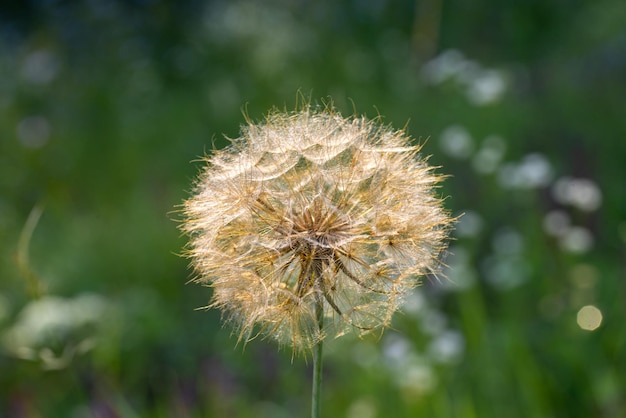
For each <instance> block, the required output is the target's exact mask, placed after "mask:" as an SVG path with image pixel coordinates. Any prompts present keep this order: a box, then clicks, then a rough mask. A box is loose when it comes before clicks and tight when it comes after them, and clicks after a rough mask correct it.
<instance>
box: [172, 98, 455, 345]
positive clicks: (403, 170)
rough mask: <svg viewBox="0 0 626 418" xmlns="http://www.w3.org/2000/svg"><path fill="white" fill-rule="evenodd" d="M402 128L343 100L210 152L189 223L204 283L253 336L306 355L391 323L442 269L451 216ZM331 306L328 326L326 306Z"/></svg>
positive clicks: (190, 204)
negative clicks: (351, 109)
mask: <svg viewBox="0 0 626 418" xmlns="http://www.w3.org/2000/svg"><path fill="white" fill-rule="evenodd" d="M410 142H411V140H410V138H409V137H408V136H407V135H406V133H405V132H403V131H395V130H393V129H391V128H389V127H385V126H382V125H380V124H379V123H378V122H376V121H370V120H367V119H365V118H357V117H352V118H344V117H342V116H341V115H339V114H338V113H337V112H335V111H334V110H333V109H332V108H326V109H321V110H318V109H312V108H311V107H310V106H305V107H304V108H303V109H301V110H299V111H296V112H292V113H284V112H272V113H270V114H269V115H268V116H267V118H266V120H265V121H264V122H262V123H259V124H254V123H249V124H248V125H247V126H244V127H243V128H242V133H241V136H240V137H239V138H236V139H233V140H231V145H230V146H229V147H227V148H226V149H223V150H216V151H214V152H213V154H212V155H211V156H209V157H207V158H206V166H205V168H204V170H203V171H202V173H201V174H200V176H199V179H198V180H197V182H196V185H195V190H194V193H193V195H192V197H191V198H189V199H188V200H187V201H186V202H185V204H184V209H183V213H184V221H183V223H182V224H181V228H182V230H183V231H184V232H185V233H186V234H187V235H188V236H189V245H188V249H187V255H188V256H189V257H190V258H191V260H192V261H191V262H192V265H193V267H194V269H195V271H196V279H195V281H196V282H198V283H201V284H205V285H207V286H210V287H211V288H212V289H213V299H212V301H211V303H210V305H209V307H214V308H219V309H220V310H222V312H223V314H224V318H225V320H227V321H228V322H231V323H232V324H233V325H234V326H235V330H236V333H237V335H238V338H239V340H240V341H242V342H247V341H249V340H250V339H253V338H255V337H256V336H257V335H261V336H267V337H271V338H275V339H276V340H277V341H278V342H279V343H281V344H285V345H288V346H291V347H292V348H294V349H295V350H303V349H307V348H310V347H312V346H313V345H314V344H316V343H317V342H318V341H320V340H321V339H324V338H327V337H338V336H341V335H343V334H345V333H346V332H349V331H351V330H354V331H356V332H357V334H359V335H362V334H366V333H369V332H372V331H374V330H380V329H384V328H385V327H387V326H389V324H390V321H391V317H392V315H393V313H394V312H395V311H396V310H397V309H398V306H399V305H400V303H401V302H402V300H403V299H404V296H405V295H406V294H407V292H409V291H410V290H411V289H412V288H414V287H415V286H416V285H418V284H419V280H420V278H421V277H423V276H424V275H427V274H432V273H436V272H437V270H438V267H439V256H440V253H441V252H442V251H443V250H444V249H445V245H446V244H445V240H446V238H447V236H448V233H449V229H450V228H449V226H450V223H451V219H450V217H449V215H448V213H447V212H446V211H445V210H444V209H443V208H442V201H441V199H440V198H439V197H438V196H437V194H436V185H437V184H438V183H439V182H440V180H441V176H439V175H437V174H435V173H434V172H433V169H432V168H431V167H429V166H428V165H427V164H426V162H425V160H424V159H423V158H421V157H420V156H419V154H418V153H419V147H416V146H413V145H411V143H410ZM320 304H322V305H323V307H324V315H325V318H324V326H323V327H322V328H320V327H319V325H318V321H317V317H316V306H318V305H320Z"/></svg>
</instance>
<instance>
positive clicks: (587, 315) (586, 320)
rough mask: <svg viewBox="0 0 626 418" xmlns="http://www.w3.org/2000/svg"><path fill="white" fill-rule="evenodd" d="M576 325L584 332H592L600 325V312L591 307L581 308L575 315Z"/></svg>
mask: <svg viewBox="0 0 626 418" xmlns="http://www.w3.org/2000/svg"><path fill="white" fill-rule="evenodd" d="M576 323H578V326H579V327H580V328H581V329H584V330H585V331H594V330H596V329H598V327H599V326H600V325H601V324H602V312H601V311H600V309H598V308H596V307H595V306H593V305H587V306H583V307H582V308H580V310H579V311H578V314H577V315H576Z"/></svg>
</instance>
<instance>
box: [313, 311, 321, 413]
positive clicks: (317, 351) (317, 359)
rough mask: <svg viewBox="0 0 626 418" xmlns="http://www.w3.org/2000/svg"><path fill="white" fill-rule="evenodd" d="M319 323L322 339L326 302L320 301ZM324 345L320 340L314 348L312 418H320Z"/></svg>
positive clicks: (317, 312)
mask: <svg viewBox="0 0 626 418" xmlns="http://www.w3.org/2000/svg"><path fill="white" fill-rule="evenodd" d="M316 314H317V323H318V326H319V330H320V337H321V332H322V328H323V326H324V302H323V301H318V303H317V306H316ZM322 345H323V340H322V339H321V338H320V340H319V341H318V342H317V344H315V347H314V348H313V390H312V394H311V398H312V399H311V418H319V417H320V398H321V388H322Z"/></svg>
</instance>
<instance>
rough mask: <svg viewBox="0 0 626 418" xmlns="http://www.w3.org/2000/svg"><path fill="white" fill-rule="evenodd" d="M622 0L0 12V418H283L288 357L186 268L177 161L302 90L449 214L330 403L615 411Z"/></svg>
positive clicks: (235, 3) (185, 167)
mask: <svg viewBox="0 0 626 418" xmlns="http://www.w3.org/2000/svg"><path fill="white" fill-rule="evenodd" d="M625 22H626V3H624V2H623V0H597V1H594V2H584V1H580V0H574V1H569V2H564V1H539V0H530V1H521V2H514V1H504V0H499V1H486V0H477V1H472V2H468V1H460V0H450V1H446V2H444V1H442V0H418V1H404V0H371V1H370V0H351V1H347V0H346V1H321V2H307V1H293V0H291V1H289V0H266V1H254V0H232V1H227V0H215V1H207V2H202V1H199V0H187V1H178V2H174V1H165V0H126V1H121V0H118V1H114V0H112V1H108V0H89V1H85V2H72V1H58V0H46V1H44V0H32V1H24V2H6V3H3V5H2V6H0V416H2V417H15V418H17V417H20V418H21V417H75V418H78V417H107V418H108V417H124V418H126V417H272V418H274V417H278V418H280V417H302V416H307V415H308V410H309V402H310V392H309V391H310V377H311V370H310V366H311V359H310V358H299V357H296V358H292V356H291V353H290V352H289V351H285V350H277V348H276V346H275V345H274V344H273V343H272V342H268V341H260V340H259V341H257V340H255V341H252V342H250V343H249V344H247V345H246V346H245V347H242V346H241V345H240V346H237V347H235V342H236V341H235V339H234V338H232V337H231V336H230V330H229V329H227V328H223V327H222V325H221V322H220V314H219V312H215V311H204V310H202V309H197V308H202V307H203V306H205V305H206V304H207V302H208V300H209V298H210V294H211V291H210V289H207V288H202V287H200V286H198V285H194V284H187V281H188V280H189V279H191V272H190V271H189V269H188V268H187V261H186V260H185V259H183V258H181V257H180V256H179V255H178V254H180V252H181V251H182V248H183V246H184V244H185V239H184V237H182V236H181V235H180V233H179V231H178V230H177V220H178V219H179V215H178V214H177V210H178V207H179V205H180V204H181V202H182V201H183V200H184V199H185V198H186V197H187V196H188V195H189V194H188V193H189V190H190V188H191V185H192V181H193V178H194V177H195V175H196V174H197V173H198V171H199V169H200V167H201V164H200V163H198V162H197V160H198V158H199V157H202V156H203V155H204V154H206V153H210V151H211V149H212V148H213V147H214V146H215V147H223V146H225V145H226V144H227V141H226V140H225V138H224V135H225V136H228V137H236V136H237V135H238V131H239V126H240V124H241V123H243V122H244V118H245V116H244V115H247V116H249V117H250V118H251V119H252V120H262V118H263V116H264V114H265V113H266V112H267V111H268V110H269V109H270V108H272V107H273V106H276V107H278V108H281V109H283V108H284V109H294V108H295V106H296V104H297V102H298V101H300V103H301V99H302V97H301V96H304V97H307V98H311V100H313V101H314V102H318V103H327V102H329V101H330V99H331V98H332V100H333V102H334V104H335V106H336V107H337V108H338V109H339V110H340V111H341V112H342V113H343V114H344V115H350V114H354V113H356V114H366V115H368V116H370V117H377V116H379V115H381V116H382V118H383V121H384V122H385V123H389V124H392V125H393V126H395V127H397V128H401V127H403V126H406V128H407V130H408V132H409V133H410V134H411V135H412V136H413V137H414V138H415V140H416V142H419V143H422V144H424V148H423V152H424V153H425V154H429V155H430V154H432V157H431V158H430V161H431V163H432V164H435V165H438V166H441V168H440V169H439V172H441V173H445V174H449V175H450V177H449V178H448V179H447V180H446V181H445V184H444V185H443V186H442V188H441V194H442V196H447V199H446V201H445V204H446V206H447V207H448V208H449V209H450V211H451V213H452V214H453V215H455V216H458V215H461V214H464V216H462V217H461V218H460V220H459V223H458V227H457V231H456V232H455V236H454V240H453V241H452V242H451V248H450V254H449V255H448V257H447V259H446V263H447V264H448V266H449V268H448V269H447V270H446V272H445V273H446V276H447V278H441V280H439V281H438V280H437V279H435V278H426V279H425V281H424V285H423V286H422V287H420V288H419V289H417V291H416V292H415V297H414V298H412V299H411V300H409V301H408V303H407V306H406V307H405V309H404V312H403V313H402V314H399V315H397V316H396V318H395V321H394V329H391V330H388V331H387V332H386V333H385V334H384V335H383V336H382V337H381V338H380V339H369V340H368V339H366V340H364V341H359V340H358V339H356V338H354V337H351V336H347V337H345V338H342V339H339V340H335V341H331V342H329V343H328V344H326V347H327V351H326V353H327V357H326V359H325V365H324V367H325V370H324V382H323V400H322V413H323V415H324V416H327V417H348V418H374V417H429V418H434V417H441V418H449V417H457V418H475V417H479V418H490V417H494V418H500V417H507V418H528V417H546V418H548V417H549V418H560V417H581V418H582V417H585V418H588V417H620V416H626V391H625V388H626V327H624V320H625V319H626V303H624V301H625V297H626V282H625V279H626V273H625V272H626V262H625V260H626V251H625V249H626V192H625V189H624V187H625V186H624V183H625V182H626V168H624V167H625V166H626V164H625V161H626V117H625V115H626V113H625V112H626V25H625Z"/></svg>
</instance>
